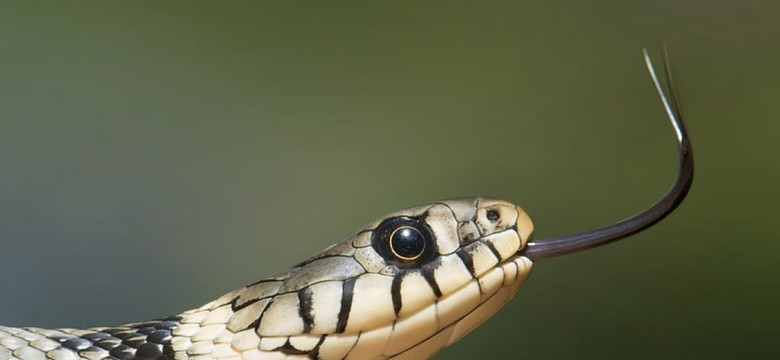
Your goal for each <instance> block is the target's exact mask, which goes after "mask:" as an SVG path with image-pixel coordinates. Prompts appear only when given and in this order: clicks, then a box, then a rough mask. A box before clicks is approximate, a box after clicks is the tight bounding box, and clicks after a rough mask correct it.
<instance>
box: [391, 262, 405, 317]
mask: <svg viewBox="0 0 780 360" xmlns="http://www.w3.org/2000/svg"><path fill="white" fill-rule="evenodd" d="M406 274H407V273H406V272H402V273H399V274H397V275H396V276H395V277H394V278H393V283H392V284H391V285H390V295H392V296H393V310H395V317H398V313H399V312H400V311H401V306H402V305H403V302H402V300H401V283H402V282H403V281H404V276H405V275H406Z"/></svg>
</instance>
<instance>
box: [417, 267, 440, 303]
mask: <svg viewBox="0 0 780 360" xmlns="http://www.w3.org/2000/svg"><path fill="white" fill-rule="evenodd" d="M433 270H434V268H433V267H428V266H426V267H424V268H422V269H421V271H420V274H422V276H423V279H425V281H427V282H428V285H430V286H431V289H432V290H433V294H434V295H436V297H437V298H440V297H441V289H439V283H437V282H436V277H435V276H434V275H433Z"/></svg>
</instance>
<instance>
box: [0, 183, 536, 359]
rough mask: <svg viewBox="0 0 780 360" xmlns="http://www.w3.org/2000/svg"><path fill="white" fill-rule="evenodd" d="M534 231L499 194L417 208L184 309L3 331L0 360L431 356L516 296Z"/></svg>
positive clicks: (0, 331) (525, 217)
mask: <svg viewBox="0 0 780 360" xmlns="http://www.w3.org/2000/svg"><path fill="white" fill-rule="evenodd" d="M403 232H406V237H402V236H401V235H402V234H403ZM532 233H533V225H532V223H531V220H530V219H529V218H528V215H527V214H526V213H525V212H524V211H523V210H522V209H521V208H520V207H518V206H516V205H514V204H511V203H509V202H505V201H501V200H494V199H487V198H468V199H456V200H448V201H442V202H437V203H434V204H430V205H425V206H418V207H414V208H410V209H407V210H403V211H399V212H396V213H392V214H389V215H387V216H386V217H383V218H381V219H379V220H377V221H375V222H373V223H371V224H369V225H368V226H366V227H365V228H364V229H362V230H360V231H359V232H357V234H356V235H354V236H353V237H350V238H348V239H346V240H344V241H342V242H339V243H337V244H334V245H333V246H331V247H329V248H327V249H325V250H324V251H322V252H321V253H319V254H317V255H315V256H313V257H312V258H310V259H308V260H306V261H304V262H302V263H300V264H298V265H296V266H294V267H292V268H290V269H288V270H286V271H284V272H282V273H279V274H277V275H274V276H270V277H267V278H265V279H262V280H260V281H257V282H255V283H253V284H250V285H247V286H245V287H243V288H240V289H236V290H234V291H231V292H229V293H227V294H225V295H223V296H221V297H219V298H218V299H216V300H214V301H211V302H209V303H207V304H205V305H203V306H201V307H199V308H197V309H194V310H189V311H185V312H183V313H181V314H179V315H176V316H171V317H167V318H163V319H159V320H153V321H145V322H139V323H132V324H126V325H122V326H117V327H95V328H89V329H67V328H64V329H54V330H48V329H40V328H33V327H26V328H12V327H3V326H0V360H78V359H88V360H114V359H118V360H131V359H132V360H182V359H191V360H207V359H224V360H278V359H289V360H292V359H315V360H341V359H344V360H367V359H394V360H422V359H427V358H430V357H432V356H433V355H434V354H436V353H437V352H438V351H439V350H441V349H442V348H443V347H445V346H447V345H450V344H452V343H454V342H455V341H457V340H459V339H460V338H461V337H463V336H464V335H466V334H467V333H468V332H470V331H471V330H473V329H474V328H475V327H477V326H478V325H479V324H481V323H482V322H484V321H485V320H487V319H488V318H489V317H490V316H492V315H493V314H494V313H496V312H497V311H498V310H499V309H500V308H501V307H502V306H503V305H504V304H506V302H507V301H508V300H509V299H510V298H512V296H513V295H514V294H515V293H516V292H517V290H518V289H519V287H520V285H521V284H522V283H523V281H524V280H525V278H526V276H527V275H528V273H529V271H530V269H531V260H529V259H528V258H527V257H525V256H523V249H524V247H525V244H527V242H528V241H529V238H530V237H531V235H532ZM418 234H420V235H423V237H422V238H420V237H419V236H417V235H418ZM399 239H400V240H399ZM409 239H412V241H411V242H410V241H409ZM415 239H417V240H420V239H422V240H424V242H423V243H422V245H423V247H422V249H420V248H419V246H418V247H415V245H420V244H419V243H415V242H414V240H415ZM418 250H419V251H418ZM417 252H419V256H415V255H417Z"/></svg>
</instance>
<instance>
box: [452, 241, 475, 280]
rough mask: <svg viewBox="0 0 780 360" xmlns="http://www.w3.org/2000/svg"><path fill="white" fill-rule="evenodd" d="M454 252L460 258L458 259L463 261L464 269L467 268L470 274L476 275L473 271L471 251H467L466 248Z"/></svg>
mask: <svg viewBox="0 0 780 360" xmlns="http://www.w3.org/2000/svg"><path fill="white" fill-rule="evenodd" d="M456 254H458V257H459V258H460V261H462V262H463V265H466V269H468V270H469V272H470V273H471V276H474V277H475V276H477V275H476V274H475V273H474V258H472V257H471V253H469V251H468V250H466V249H462V248H461V249H459V250H458V251H457V252H456Z"/></svg>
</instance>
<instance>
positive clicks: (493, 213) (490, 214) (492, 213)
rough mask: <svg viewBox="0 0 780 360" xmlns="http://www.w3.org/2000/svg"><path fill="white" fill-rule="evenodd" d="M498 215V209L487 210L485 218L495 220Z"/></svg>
mask: <svg viewBox="0 0 780 360" xmlns="http://www.w3.org/2000/svg"><path fill="white" fill-rule="evenodd" d="M499 217H501V216H500V215H499V214H498V211H496V210H488V212H487V219H488V220H490V221H496V220H498V218H499Z"/></svg>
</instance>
